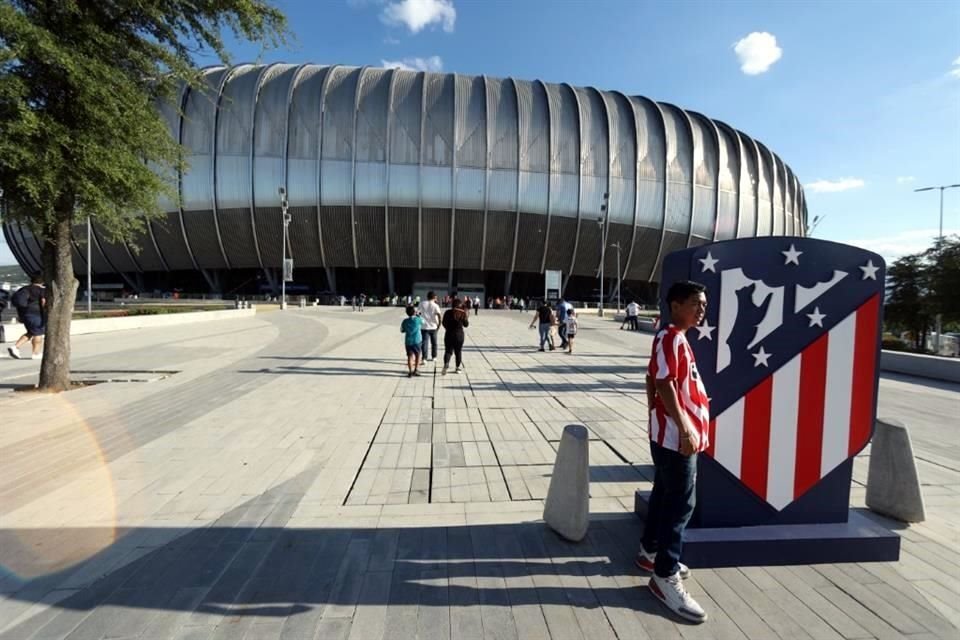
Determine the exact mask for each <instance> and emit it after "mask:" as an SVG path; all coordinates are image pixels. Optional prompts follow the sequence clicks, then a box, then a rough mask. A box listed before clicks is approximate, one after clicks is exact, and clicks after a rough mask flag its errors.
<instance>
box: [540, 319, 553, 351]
mask: <svg viewBox="0 0 960 640" xmlns="http://www.w3.org/2000/svg"><path fill="white" fill-rule="evenodd" d="M548 342H549V343H550V348H551V349H553V336H551V335H550V323H549V322H541V323H540V348H541V349H543V345H545V344H547V343H548Z"/></svg>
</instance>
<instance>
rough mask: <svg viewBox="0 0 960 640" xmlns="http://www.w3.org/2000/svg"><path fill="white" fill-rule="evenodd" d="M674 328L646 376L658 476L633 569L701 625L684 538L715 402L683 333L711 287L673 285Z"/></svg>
mask: <svg viewBox="0 0 960 640" xmlns="http://www.w3.org/2000/svg"><path fill="white" fill-rule="evenodd" d="M667 305H669V307H670V323H669V324H668V325H667V326H666V327H664V328H663V329H662V330H661V331H660V332H659V333H658V334H657V336H656V338H654V341H653V352H652V355H651V356H650V364H649V368H648V371H647V376H646V387H647V406H648V407H649V408H650V429H649V432H650V453H651V455H652V457H653V464H654V468H655V472H654V480H653V491H652V492H651V494H650V502H649V504H648V507H647V519H646V522H645V523H644V529H643V537H642V539H641V541H640V551H639V552H638V553H637V558H636V565H637V567H638V568H639V569H641V570H642V571H644V572H646V573H652V574H653V575H652V576H651V577H650V582H649V585H648V586H649V588H650V591H651V592H653V595H654V596H656V598H657V599H658V600H660V601H661V602H662V603H664V604H665V605H666V606H667V607H668V608H669V609H670V610H671V611H673V612H675V613H676V614H677V615H679V616H681V617H683V618H686V619H687V620H691V621H693V622H704V621H706V619H707V614H706V612H705V611H704V610H703V608H702V607H701V606H700V605H699V604H698V603H697V601H696V600H694V599H693V597H691V596H690V594H689V593H688V592H687V590H686V589H685V588H684V586H683V579H684V578H687V577H689V576H690V569H688V568H687V566H686V565H684V564H683V563H681V562H680V556H681V554H682V552H683V536H684V531H685V530H686V527H687V523H688V522H689V521H690V516H691V515H693V509H694V507H695V506H696V483H697V454H698V453H699V452H701V451H703V450H705V449H706V448H707V447H708V446H709V445H710V442H709V439H710V429H709V427H710V401H709V398H708V397H707V391H706V389H705V388H704V386H703V380H702V378H701V377H700V374H699V373H698V372H697V362H696V359H695V358H694V356H693V350H692V349H691V348H690V343H689V342H687V338H686V333H687V331H688V330H689V329H691V328H692V327H695V326H697V325H699V324H700V323H701V322H702V321H703V318H704V316H705V314H706V310H707V296H706V287H704V286H703V285H702V284H700V283H698V282H689V281H684V282H675V283H673V284H672V285H671V286H670V288H669V289H668V290H667Z"/></svg>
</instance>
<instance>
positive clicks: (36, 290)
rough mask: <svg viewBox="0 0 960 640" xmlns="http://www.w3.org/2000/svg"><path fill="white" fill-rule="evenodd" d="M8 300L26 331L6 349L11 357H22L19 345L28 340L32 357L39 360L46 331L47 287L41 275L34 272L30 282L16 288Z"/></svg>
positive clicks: (41, 355)
mask: <svg viewBox="0 0 960 640" xmlns="http://www.w3.org/2000/svg"><path fill="white" fill-rule="evenodd" d="M10 302H12V303H13V306H14V307H15V308H16V310H17V319H18V320H19V321H20V324H22V325H23V328H24V329H25V331H26V333H24V334H23V335H22V336H20V338H19V339H18V340H17V342H16V343H15V344H14V345H13V346H12V347H9V348H8V349H7V351H8V352H9V353H10V357H11V358H16V359H17V360H19V359H21V358H22V357H23V356H21V355H20V347H21V346H22V345H23V344H24V343H25V342H27V341H28V340H29V341H30V346H31V347H32V358H33V359H34V360H39V359H40V358H42V357H43V334H44V333H45V331H46V316H47V289H46V287H45V286H44V284H43V276H41V275H40V274H36V275H34V276H33V277H31V278H30V284H28V285H27V286H25V287H20V288H19V289H17V292H16V293H14V294H13V296H12V297H11V298H10Z"/></svg>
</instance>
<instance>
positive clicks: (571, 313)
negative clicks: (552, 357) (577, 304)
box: [563, 308, 580, 353]
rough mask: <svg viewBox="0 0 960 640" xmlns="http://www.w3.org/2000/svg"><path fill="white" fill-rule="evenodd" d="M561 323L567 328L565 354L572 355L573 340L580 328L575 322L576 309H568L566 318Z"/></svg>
mask: <svg viewBox="0 0 960 640" xmlns="http://www.w3.org/2000/svg"><path fill="white" fill-rule="evenodd" d="M563 322H564V324H565V325H566V328H567V353H573V339H574V338H576V337H577V329H579V328H580V323H579V322H577V311H576V309H573V308H570V309H568V310H567V317H566V319H564V321H563Z"/></svg>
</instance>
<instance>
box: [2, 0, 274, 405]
mask: <svg viewBox="0 0 960 640" xmlns="http://www.w3.org/2000/svg"><path fill="white" fill-rule="evenodd" d="M227 29H229V30H231V31H232V32H233V33H234V34H235V35H236V36H238V37H241V38H245V39H248V40H254V41H261V42H263V43H264V44H265V45H266V46H273V45H276V44H279V43H280V42H282V41H283V38H284V34H285V29H286V20H285V18H284V16H283V14H282V13H281V12H280V11H279V10H277V9H276V8H274V7H272V6H271V5H270V4H269V2H268V1H267V0H192V1H190V2H186V1H184V0H0V188H2V189H3V194H4V195H3V197H4V199H5V201H6V205H7V206H6V210H7V215H8V216H9V217H12V218H16V219H19V220H22V221H24V222H25V223H26V224H27V225H28V226H29V227H30V229H31V230H32V231H33V233H34V234H35V235H36V236H37V237H38V239H40V241H41V242H42V247H43V255H42V261H43V269H44V274H43V275H44V279H45V281H46V282H47V284H48V289H47V291H48V294H47V295H48V303H47V309H48V317H47V337H46V347H45V349H44V357H43V362H42V364H41V367H40V382H39V387H40V388H41V389H43V390H48V391H62V390H65V389H67V388H68V387H69V385H70V320H71V317H72V313H73V307H74V303H75V301H76V291H77V281H76V279H75V278H74V273H73V265H72V262H71V255H70V232H71V229H72V226H73V224H74V223H75V222H83V221H84V220H85V219H86V217H87V216H90V217H91V218H93V219H95V220H97V221H98V223H99V224H100V225H101V226H102V227H103V228H104V229H105V230H106V232H107V233H108V234H109V235H110V236H111V239H112V240H118V239H131V238H132V237H133V236H134V234H135V233H136V232H137V231H138V230H139V229H141V228H142V227H143V224H144V217H145V216H150V215H156V214H158V213H159V211H157V208H158V205H157V202H158V196H159V195H160V194H161V193H162V192H164V191H166V192H168V195H170V196H172V197H174V198H175V197H176V193H175V192H172V191H173V190H172V189H171V187H170V186H169V185H170V180H168V179H165V177H164V176H169V175H170V172H171V171H175V170H177V169H181V168H183V167H182V160H181V158H182V154H181V153H180V148H179V146H178V145H177V143H176V142H175V141H174V140H173V139H172V138H171V137H170V135H169V133H168V130H167V126H166V124H165V122H164V121H163V120H162V118H161V116H160V114H159V112H158V111H157V109H156V104H157V101H158V100H165V99H170V98H171V96H172V95H173V93H174V91H175V89H176V88H177V87H178V86H180V83H184V82H185V83H189V84H191V85H194V86H198V85H199V82H200V74H199V70H198V69H197V67H196V65H195V64H194V61H193V55H194V54H195V53H197V52H200V51H212V52H213V53H215V54H216V55H217V56H218V57H219V58H220V59H221V60H223V61H224V62H227V61H228V58H229V56H228V55H227V51H226V49H225V46H224V42H223V38H222V34H223V32H224V31H225V30H227Z"/></svg>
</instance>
